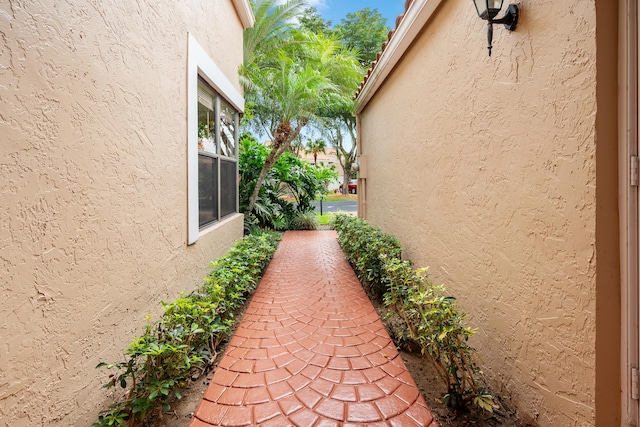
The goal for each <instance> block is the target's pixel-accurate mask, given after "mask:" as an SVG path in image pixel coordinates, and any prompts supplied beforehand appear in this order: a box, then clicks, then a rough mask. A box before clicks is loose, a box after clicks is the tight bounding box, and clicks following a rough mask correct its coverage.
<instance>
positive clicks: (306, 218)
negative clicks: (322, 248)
mask: <svg viewBox="0 0 640 427" xmlns="http://www.w3.org/2000/svg"><path fill="white" fill-rule="evenodd" d="M317 228H318V218H317V217H316V215H315V214H314V213H313V212H298V213H296V214H295V215H294V216H293V218H291V222H290V223H289V230H316V229H317Z"/></svg>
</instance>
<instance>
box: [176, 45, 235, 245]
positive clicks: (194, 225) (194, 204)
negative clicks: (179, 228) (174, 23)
mask: <svg viewBox="0 0 640 427" xmlns="http://www.w3.org/2000/svg"><path fill="white" fill-rule="evenodd" d="M187 56H188V59H187V228H188V233H187V234H188V238H187V244H189V245H191V244H193V243H195V242H196V241H197V240H198V239H199V238H200V236H201V235H202V234H204V233H206V232H208V231H210V229H211V228H214V227H216V226H219V225H220V224H222V223H223V222H218V223H214V224H210V225H208V226H207V227H204V228H203V229H200V225H199V207H198V77H200V78H201V79H203V80H204V81H205V82H207V84H209V85H210V86H211V87H212V88H213V89H214V90H215V91H216V92H217V93H218V94H219V95H220V96H222V97H223V98H225V100H226V101H227V102H228V103H229V104H231V106H232V107H233V108H235V109H236V110H237V111H238V112H239V113H242V112H244V97H243V96H242V94H241V93H240V92H239V91H238V90H237V89H236V88H235V86H234V85H233V83H231V81H230V80H229V79H228V78H227V76H225V75H224V73H223V72H222V71H221V70H220V68H219V67H218V66H217V65H216V63H215V61H214V60H213V59H212V58H211V57H210V56H209V55H208V54H207V52H206V51H205V50H204V49H203V48H202V46H200V44H199V43H198V42H197V41H196V39H195V38H194V37H193V35H191V34H189V41H188V54H187ZM236 147H237V143H236ZM236 150H237V148H236Z"/></svg>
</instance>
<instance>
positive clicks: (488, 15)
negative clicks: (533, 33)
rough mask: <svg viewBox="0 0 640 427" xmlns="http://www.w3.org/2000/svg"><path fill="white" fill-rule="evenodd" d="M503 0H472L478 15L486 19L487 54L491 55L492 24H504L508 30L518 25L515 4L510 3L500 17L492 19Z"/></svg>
mask: <svg viewBox="0 0 640 427" xmlns="http://www.w3.org/2000/svg"><path fill="white" fill-rule="evenodd" d="M503 1H504V0H473V4H474V5H475V6H476V12H478V16H479V17H480V18H482V19H484V20H485V21H487V40H488V41H489V46H488V49H489V56H491V48H492V47H493V46H492V43H493V24H504V27H505V28H506V29H507V30H509V31H514V30H515V29H516V25H518V14H519V12H520V11H519V9H518V6H517V5H515V4H510V5H509V7H508V8H507V12H506V13H505V15H504V16H503V17H502V18H498V19H494V18H495V17H496V15H498V13H500V10H501V9H502V3H503Z"/></svg>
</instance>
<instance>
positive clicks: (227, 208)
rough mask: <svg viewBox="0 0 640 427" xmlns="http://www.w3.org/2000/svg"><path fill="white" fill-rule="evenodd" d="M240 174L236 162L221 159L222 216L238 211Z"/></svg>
mask: <svg viewBox="0 0 640 427" xmlns="http://www.w3.org/2000/svg"><path fill="white" fill-rule="evenodd" d="M237 188H238V172H237V168H236V162H235V161H229V160H225V159H220V215H221V216H225V215H229V214H231V213H234V212H235V211H236V193H237Z"/></svg>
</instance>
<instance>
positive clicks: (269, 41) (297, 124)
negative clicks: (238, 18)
mask: <svg viewBox="0 0 640 427" xmlns="http://www.w3.org/2000/svg"><path fill="white" fill-rule="evenodd" d="M293 3H298V2H294V1H290V2H287V3H286V4H285V5H287V6H290V4H293ZM255 10H256V27H257V28H262V26H263V25H262V23H260V22H258V21H260V20H262V19H264V20H266V21H267V22H270V23H271V24H269V25H266V24H265V27H268V28H272V29H273V31H274V32H273V33H271V35H270V36H264V33H265V31H261V32H259V34H261V36H260V37H261V40H262V42H260V43H258V42H256V40H254V38H256V39H257V38H258V36H257V34H258V33H249V34H246V35H245V37H246V38H245V44H247V43H249V44H250V46H253V47H251V49H253V53H250V54H248V57H247V58H249V59H248V61H249V62H248V63H245V64H244V65H243V68H242V70H241V71H242V72H243V76H244V77H245V80H246V81H244V83H245V90H246V92H247V100H248V102H250V103H251V105H253V110H252V113H253V118H252V123H253V125H254V127H256V128H259V129H262V130H263V131H264V132H265V133H266V134H267V135H268V136H269V137H270V139H271V141H272V145H271V151H270V153H269V156H268V157H267V159H266V161H265V163H264V166H263V168H262V170H261V171H260V175H259V177H258V180H257V182H256V186H255V188H254V191H253V194H252V196H251V199H250V203H249V207H248V212H251V211H252V210H253V208H254V206H255V202H256V200H257V199H258V196H259V193H260V188H261V186H262V182H263V181H264V179H265V177H266V176H267V172H268V171H269V169H270V168H271V167H272V166H273V165H274V164H275V162H276V161H277V160H278V158H279V157H280V156H281V155H282V154H283V153H284V152H285V151H287V150H289V149H290V147H291V142H292V141H293V140H294V138H296V137H297V136H298V135H299V134H300V131H301V130H302V129H303V128H304V127H305V126H306V125H307V124H308V123H309V122H311V121H314V120H316V119H317V116H316V112H317V111H320V110H323V109H326V108H327V105H328V104H330V103H331V102H335V100H336V99H340V98H341V97H342V96H344V91H345V90H348V91H349V92H350V93H353V91H352V89H353V90H354V89H355V88H351V87H348V88H346V87H345V85H344V82H346V81H350V79H349V78H348V77H347V76H348V75H350V74H353V73H354V72H355V73H359V71H360V67H359V64H358V61H357V59H356V57H355V55H352V54H351V53H350V52H344V51H343V48H342V46H341V44H340V43H339V42H338V41H337V40H335V39H332V38H328V37H325V36H324V35H317V34H313V33H310V32H308V31H300V30H296V29H292V28H290V29H289V30H288V31H285V29H284V28H285V25H284V24H282V25H281V26H278V25H276V24H275V23H274V22H275V21H276V19H275V18H273V17H272V16H271V14H273V13H276V12H277V11H279V10H280V9H278V8H277V7H275V6H274V0H255ZM288 10H289V11H291V10H293V9H288ZM285 15H286V14H285V13H282V14H281V15H279V16H285ZM274 34H275V35H274ZM274 37H277V38H282V39H283V40H280V41H278V40H279V39H277V38H276V39H274ZM247 38H249V39H250V40H248V41H247ZM275 46H277V47H275Z"/></svg>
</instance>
